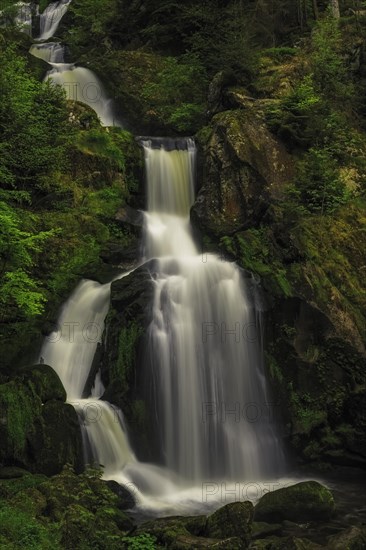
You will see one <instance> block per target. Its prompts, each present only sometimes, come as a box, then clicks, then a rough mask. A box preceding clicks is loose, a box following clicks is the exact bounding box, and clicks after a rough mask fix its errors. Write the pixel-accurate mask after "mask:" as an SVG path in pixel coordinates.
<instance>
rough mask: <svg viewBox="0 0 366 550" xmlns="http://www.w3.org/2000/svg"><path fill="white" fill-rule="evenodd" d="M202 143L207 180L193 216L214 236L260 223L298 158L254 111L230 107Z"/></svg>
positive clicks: (286, 180) (290, 175)
mask: <svg viewBox="0 0 366 550" xmlns="http://www.w3.org/2000/svg"><path fill="white" fill-rule="evenodd" d="M212 130H213V131H212V133H211V135H210V137H209V139H208V141H207V142H206V143H205V144H204V146H203V149H204V151H203V154H204V160H203V166H202V175H203V184H202V187H201V189H200V192H199V194H198V197H197V200H196V203H195V204H194V206H193V208H192V220H193V222H194V223H195V225H197V226H198V227H199V228H201V229H204V231H205V232H206V233H209V234H212V235H214V236H223V235H230V234H232V233H234V232H235V231H238V230H240V229H243V228H246V227H250V226H253V225H257V224H258V222H259V221H260V220H261V218H262V217H263V215H264V213H265V211H266V210H267V208H268V205H269V201H270V199H271V198H274V197H276V196H277V197H279V196H280V194H281V190H282V188H283V186H284V185H285V184H286V183H288V182H289V181H291V178H292V175H293V161H292V159H291V158H290V156H289V155H288V153H287V152H286V150H285V148H284V146H283V145H282V144H281V143H280V142H279V141H277V140H276V139H275V138H274V137H273V136H272V135H271V134H270V132H269V131H268V130H267V129H266V127H265V126H264V124H263V123H262V122H261V119H260V118H258V116H257V117H256V115H255V114H254V112H249V111H248V112H246V111H243V110H237V111H226V112H223V113H220V114H218V115H216V116H215V117H214V118H213V121H212Z"/></svg>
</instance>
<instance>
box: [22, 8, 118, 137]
mask: <svg viewBox="0 0 366 550" xmlns="http://www.w3.org/2000/svg"><path fill="white" fill-rule="evenodd" d="M70 2H71V0H60V1H58V2H52V3H51V4H49V5H48V6H47V8H46V9H45V10H44V12H43V14H41V15H40V31H41V32H40V35H39V37H38V39H37V40H38V41H43V40H48V39H49V38H51V37H53V36H54V35H55V33H56V32H57V29H58V26H59V24H60V22H61V19H62V17H63V16H64V15H65V13H66V11H67V9H68V7H69V4H70ZM29 51H30V53H31V54H32V55H34V56H35V57H38V58H40V59H43V61H46V62H47V63H48V64H49V65H50V66H51V69H50V70H49V71H48V73H47V75H46V77H45V80H50V81H51V82H53V83H54V84H55V85H58V86H61V87H62V88H63V89H64V90H65V93H66V98H67V99H69V100H72V101H80V102H81V103H85V104H86V105H88V106H89V107H91V108H92V109H93V110H94V111H95V112H96V113H97V115H98V117H99V119H100V122H101V124H102V125H103V126H121V124H120V121H119V120H118V118H117V117H116V115H115V113H114V110H113V102H112V100H111V99H110V98H108V96H107V94H106V92H105V89H104V86H103V83H102V82H101V80H100V79H99V78H98V77H97V76H96V75H95V74H94V73H93V72H92V71H91V70H89V69H86V68H84V67H77V66H75V64H74V63H65V58H64V47H63V46H62V45H61V44H60V43H58V42H38V43H36V44H33V45H32V46H31V48H30V50H29Z"/></svg>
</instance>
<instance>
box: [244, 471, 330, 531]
mask: <svg viewBox="0 0 366 550" xmlns="http://www.w3.org/2000/svg"><path fill="white" fill-rule="evenodd" d="M333 511H334V498H333V495H332V493H331V492H330V491H329V489H327V488H326V487H324V486H323V485H321V484H320V483H318V482H317V481H303V482H301V483H297V484H296V485H292V486H291V487H285V488H283V489H278V490H277V491H272V492H270V493H267V494H266V495H264V496H263V497H262V498H261V499H260V501H259V502H258V504H257V505H256V506H255V511H254V518H255V520H256V521H266V522H269V523H276V522H280V521H283V520H290V521H295V522H305V521H319V520H324V519H329V518H330V517H331V516H332V514H333Z"/></svg>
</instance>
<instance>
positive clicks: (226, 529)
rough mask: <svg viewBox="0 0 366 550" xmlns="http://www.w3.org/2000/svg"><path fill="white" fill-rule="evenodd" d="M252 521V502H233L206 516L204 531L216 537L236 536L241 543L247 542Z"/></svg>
mask: <svg viewBox="0 0 366 550" xmlns="http://www.w3.org/2000/svg"><path fill="white" fill-rule="evenodd" d="M252 522H253V504H252V503H251V502H233V503H231V504H227V505H226V506H223V507H222V508H219V510H217V511H216V512H214V513H213V514H211V515H210V516H208V518H207V525H206V529H205V533H206V535H207V536H209V537H212V538H216V539H224V538H229V537H237V538H238V539H240V540H242V541H243V543H249V541H250V538H251V533H252Z"/></svg>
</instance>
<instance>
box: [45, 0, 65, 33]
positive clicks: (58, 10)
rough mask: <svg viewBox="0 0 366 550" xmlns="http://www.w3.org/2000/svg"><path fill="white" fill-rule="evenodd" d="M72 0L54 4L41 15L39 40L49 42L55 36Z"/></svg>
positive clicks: (61, 0)
mask: <svg viewBox="0 0 366 550" xmlns="http://www.w3.org/2000/svg"><path fill="white" fill-rule="evenodd" d="M70 2H71V0H60V1H59V2H52V3H51V4H49V5H48V6H47V8H46V9H45V10H44V12H43V13H42V14H41V15H40V35H39V37H38V40H48V38H51V37H52V36H54V35H55V33H56V31H57V28H58V26H59V24H60V22H61V19H62V18H63V16H64V15H65V13H66V12H67V8H68V7H69V4H70Z"/></svg>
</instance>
